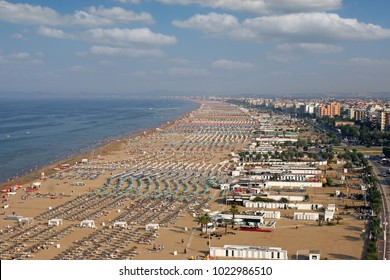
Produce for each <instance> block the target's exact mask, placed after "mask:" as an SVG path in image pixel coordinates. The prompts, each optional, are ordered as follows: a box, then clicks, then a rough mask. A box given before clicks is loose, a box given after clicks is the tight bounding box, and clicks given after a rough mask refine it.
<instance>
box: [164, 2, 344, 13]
mask: <svg viewBox="0 0 390 280" xmlns="http://www.w3.org/2000/svg"><path fill="white" fill-rule="evenodd" d="M159 1H160V2H162V3H165V4H181V5H190V4H197V5H200V6H203V7H211V8H218V9H224V10H231V11H240V12H248V13H254V14H270V13H275V12H281V13H291V12H313V11H329V10H335V9H338V8H340V7H341V0H310V1H308V0H159Z"/></svg>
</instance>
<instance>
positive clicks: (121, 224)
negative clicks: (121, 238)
mask: <svg viewBox="0 0 390 280" xmlns="http://www.w3.org/2000/svg"><path fill="white" fill-rule="evenodd" d="M114 228H127V222H115V223H114Z"/></svg>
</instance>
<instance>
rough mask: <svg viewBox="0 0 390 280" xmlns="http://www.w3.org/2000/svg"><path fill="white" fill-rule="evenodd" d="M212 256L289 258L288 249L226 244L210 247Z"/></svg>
mask: <svg viewBox="0 0 390 280" xmlns="http://www.w3.org/2000/svg"><path fill="white" fill-rule="evenodd" d="M210 257H223V258H239V259H262V260H287V259H288V256H287V250H283V249H282V248H277V247H258V246H241V245H225V246H223V247H210Z"/></svg>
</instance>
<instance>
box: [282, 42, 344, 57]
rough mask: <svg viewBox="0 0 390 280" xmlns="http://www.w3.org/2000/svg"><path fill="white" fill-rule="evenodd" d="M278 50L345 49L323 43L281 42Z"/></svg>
mask: <svg viewBox="0 0 390 280" xmlns="http://www.w3.org/2000/svg"><path fill="white" fill-rule="evenodd" d="M276 50H278V51H282V52H293V53H306V52H309V53H319V54H321V53H338V52H341V51H343V48H342V47H339V46H335V45H328V44H321V43H291V44H288V43H287V44H279V45H277V46H276Z"/></svg>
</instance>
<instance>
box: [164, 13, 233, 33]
mask: <svg viewBox="0 0 390 280" xmlns="http://www.w3.org/2000/svg"><path fill="white" fill-rule="evenodd" d="M172 24H173V25H174V26H176V27H179V28H189V29H197V30H200V31H202V32H205V33H207V34H214V35H216V34H220V33H226V32H229V31H230V30H232V29H237V28H239V22H238V20H237V18H235V17H234V16H232V15H228V14H217V13H210V14H208V15H199V14H198V15H195V16H193V17H191V18H189V19H188V20H185V21H179V20H175V21H173V22H172Z"/></svg>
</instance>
